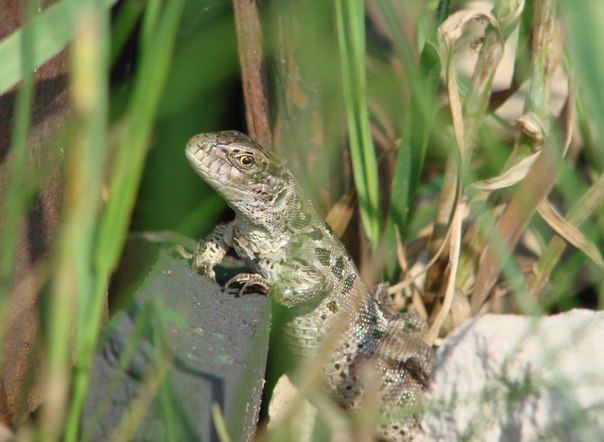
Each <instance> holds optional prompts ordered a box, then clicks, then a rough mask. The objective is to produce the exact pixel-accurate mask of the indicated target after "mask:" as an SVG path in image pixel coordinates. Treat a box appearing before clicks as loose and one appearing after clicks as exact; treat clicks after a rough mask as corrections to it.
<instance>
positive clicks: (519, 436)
mask: <svg viewBox="0 0 604 442" xmlns="http://www.w3.org/2000/svg"><path fill="white" fill-rule="evenodd" d="M425 400H426V406H427V407H428V409H427V410H426V413H425V415H424V416H423V417H422V421H421V426H422V431H423V434H422V435H421V436H419V437H417V438H416V440H421V441H437V440H438V441H440V440H442V441H454V440H476V441H498V442H506V441H510V442H511V441H535V440H548V441H550V440H563V441H586V440H598V441H602V440H604V312H594V311H590V310H572V311H570V312H568V313H564V314H559V315H555V316H549V317H543V318H530V317H526V316H513V315H485V316H482V317H480V318H476V319H473V320H470V321H468V322H467V323H466V324H464V325H463V326H461V327H460V328H459V329H457V330H455V331H454V332H453V333H452V334H451V335H450V336H448V337H447V338H446V339H445V342H444V344H443V346H442V347H441V348H440V349H439V351H438V355H437V359H436V364H435V368H434V371H433V373H432V376H431V381H430V389H429V392H428V394H427V395H426V397H425Z"/></svg>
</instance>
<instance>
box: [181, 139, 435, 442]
mask: <svg viewBox="0 0 604 442" xmlns="http://www.w3.org/2000/svg"><path fill="white" fill-rule="evenodd" d="M186 156H187V159H188V160H189V162H190V164H191V166H192V168H193V169H194V171H195V172H196V173H197V174H198V175H199V176H201V178H203V179H204V180H205V181H206V182H207V183H208V184H209V185H210V186H212V187H213V188H214V189H215V190H216V191H217V192H218V193H219V194H220V195H221V196H222V197H223V198H224V199H225V200H226V202H227V204H228V205H229V206H230V207H231V208H232V209H233V211H234V212H235V219H234V220H233V221H231V222H227V223H222V224H219V225H217V226H216V227H215V228H214V230H213V231H212V232H211V233H210V234H209V235H208V236H207V237H206V238H205V239H204V240H201V241H200V242H199V244H198V248H197V251H196V253H194V254H193V264H192V265H193V267H194V268H195V270H196V271H197V272H198V273H200V274H203V275H205V276H207V277H209V278H210V279H212V280H214V281H215V272H214V266H216V265H217V264H219V263H220V262H221V261H222V259H223V258H224V256H225V255H226V253H227V252H228V251H229V250H230V249H233V250H234V251H235V253H236V254H237V255H238V256H239V257H240V258H241V259H242V260H243V261H244V262H245V263H246V264H247V265H248V266H249V267H250V269H252V270H253V273H240V274H238V275H236V276H234V277H233V278H232V279H231V280H229V281H228V282H227V284H226V287H229V286H230V285H232V284H234V283H239V284H243V287H242V288H241V292H243V291H244V290H246V289H247V288H249V287H250V286H257V287H258V288H259V289H261V290H262V291H264V292H267V293H268V295H269V296H271V297H272V298H273V299H274V300H275V301H276V302H277V304H279V305H280V306H282V307H283V310H284V311H285V313H284V314H285V321H284V322H285V323H284V326H283V334H284V337H285V340H286V341H287V344H288V346H289V347H290V351H291V353H292V354H293V355H294V356H295V357H296V359H297V360H298V361H304V360H308V359H309V358H311V357H312V356H313V355H315V354H316V353H317V351H318V349H319V346H320V345H321V343H322V341H323V340H324V339H326V337H327V336H328V334H329V332H330V330H332V329H335V328H336V327H337V324H338V321H340V323H341V324H342V325H341V327H340V328H339V329H337V332H338V336H337V337H336V339H335V340H334V343H333V344H332V346H331V348H330V352H329V357H328V358H327V359H328V360H327V361H326V362H325V363H324V364H323V366H322V379H323V384H324V387H325V389H326V391H327V393H328V395H329V396H331V397H332V398H333V399H334V400H335V401H336V402H337V403H338V404H339V405H340V406H341V407H343V408H345V409H350V410H357V411H358V410H360V409H362V407H363V401H364V396H365V395H364V393H365V386H364V385H363V382H362V379H361V378H362V376H361V375H360V373H361V370H363V367H364V366H367V365H368V364H370V365H371V367H373V369H374V370H375V372H376V373H377V374H378V384H379V386H378V387H379V401H380V402H379V405H380V409H381V411H382V413H383V414H382V416H383V417H382V425H381V426H380V428H379V429H378V436H379V437H380V438H381V439H385V440H392V441H397V440H407V439H409V438H410V434H411V433H412V432H413V431H415V430H414V428H413V427H414V424H416V422H415V420H414V418H413V417H411V418H410V417H409V413H403V414H402V416H403V417H400V416H401V413H400V410H401V409H406V408H407V409H408V407H411V406H417V404H418V402H419V401H420V398H421V395H422V392H423V391H424V390H425V388H426V386H427V379H428V376H429V373H430V370H431V367H432V359H433V351H432V349H431V347H429V346H428V345H426V344H425V343H424V342H423V341H422V339H421V338H422V336H423V334H425V331H426V329H427V325H426V324H425V322H424V321H423V320H421V319H420V318H418V317H417V316H415V315H413V314H411V313H395V312H390V311H388V309H387V308H384V306H383V305H382V304H383V303H382V302H380V299H381V298H380V296H378V295H376V292H380V289H378V290H374V291H372V290H369V289H368V288H367V286H366V285H365V284H364V283H363V282H362V281H361V278H360V276H359V272H358V270H357V268H356V266H355V264H354V262H353V260H352V258H351V257H350V255H349V254H348V253H347V251H346V249H345V248H344V245H343V244H342V243H341V242H340V240H339V239H338V238H337V237H336V235H335V234H334V233H333V232H332V231H331V229H330V228H329V227H328V226H327V224H326V223H325V222H324V221H323V220H322V218H321V217H320V216H319V215H318V213H317V212H316V210H315V209H314V207H313V205H312V203H311V201H310V199H309V198H308V197H307V196H306V194H305V192H304V191H303V189H302V188H301V186H300V185H299V184H298V182H297V181H296V180H295V178H294V177H293V175H292V173H291V172H290V170H289V169H288V167H287V165H286V163H285V161H283V160H281V159H280V158H279V157H278V156H277V155H275V154H274V153H273V152H272V151H269V150H268V149H265V148H264V147H262V146H261V145H259V144H258V143H256V142H255V141H253V140H252V139H250V138H249V137H248V136H247V135H245V134H243V133H241V132H237V131H223V132H216V133H202V134H199V135H195V136H194V137H192V138H191V139H190V140H189V141H188V143H187V145H186ZM381 287H382V289H383V287H384V286H381ZM382 294H383V291H382Z"/></svg>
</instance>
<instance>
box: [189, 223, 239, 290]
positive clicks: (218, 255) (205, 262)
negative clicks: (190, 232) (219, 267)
mask: <svg viewBox="0 0 604 442" xmlns="http://www.w3.org/2000/svg"><path fill="white" fill-rule="evenodd" d="M232 238H233V223H232V222H230V223H222V224H218V225H217V226H216V227H214V230H212V232H210V234H209V235H208V236H207V237H206V238H205V239H204V240H202V241H199V243H198V245H197V251H196V252H195V254H194V256H193V269H194V270H195V271H196V272H197V273H200V274H202V275H205V276H207V277H208V278H210V279H211V280H212V281H214V282H216V272H214V266H215V265H216V264H219V263H220V262H221V261H222V259H223V258H224V255H226V253H227V252H228V250H229V249H230V248H231V246H232Z"/></svg>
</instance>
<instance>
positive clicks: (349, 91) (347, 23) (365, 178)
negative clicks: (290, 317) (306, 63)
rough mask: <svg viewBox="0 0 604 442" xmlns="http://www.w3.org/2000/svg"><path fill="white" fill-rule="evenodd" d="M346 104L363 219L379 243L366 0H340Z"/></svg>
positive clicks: (340, 42)
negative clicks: (366, 60)
mask: <svg viewBox="0 0 604 442" xmlns="http://www.w3.org/2000/svg"><path fill="white" fill-rule="evenodd" d="M336 17H337V23H338V42H339V45H340V58H341V75H342V87H343V95H344V106H345V108H346V117H347V120H348V133H349V139H350V151H351V158H352V170H353V175H354V183H355V187H356V190H357V195H358V196H359V205H360V211H361V221H362V223H363V228H364V230H365V233H366V235H367V237H368V238H369V240H370V241H371V242H372V243H373V244H377V242H378V240H379V237H380V230H381V224H382V223H381V216H380V203H379V182H378V171H377V160H376V156H375V150H374V147H373V140H372V138H371V131H370V128H369V115H368V114H369V112H368V109H367V96H366V91H367V86H366V78H365V24H364V18H365V9H364V2H363V1H362V0H353V1H347V0H336Z"/></svg>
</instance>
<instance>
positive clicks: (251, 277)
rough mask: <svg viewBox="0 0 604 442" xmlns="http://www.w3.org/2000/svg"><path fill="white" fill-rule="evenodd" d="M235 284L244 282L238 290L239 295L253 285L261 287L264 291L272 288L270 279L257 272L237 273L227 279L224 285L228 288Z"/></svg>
mask: <svg viewBox="0 0 604 442" xmlns="http://www.w3.org/2000/svg"><path fill="white" fill-rule="evenodd" d="M233 284H242V286H241V288H240V289H239V291H238V292H237V296H241V295H243V294H244V293H245V291H246V290H247V289H248V287H252V286H256V287H258V288H260V290H261V291H262V292H263V293H267V292H268V289H269V288H270V286H269V284H268V281H267V280H266V279H265V278H263V277H262V276H261V275H258V274H257V273H240V274H238V275H235V276H233V277H232V278H231V279H229V280H228V281H227V283H226V284H225V285H224V289H225V290H228V289H229V288H230V287H231V285H233Z"/></svg>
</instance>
